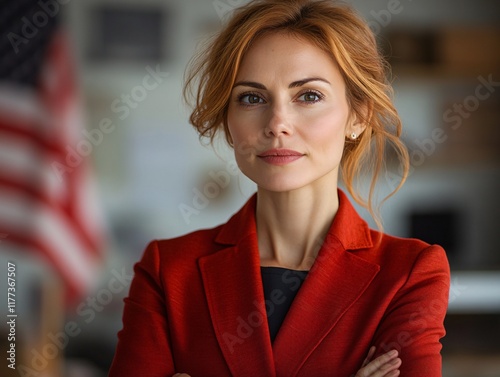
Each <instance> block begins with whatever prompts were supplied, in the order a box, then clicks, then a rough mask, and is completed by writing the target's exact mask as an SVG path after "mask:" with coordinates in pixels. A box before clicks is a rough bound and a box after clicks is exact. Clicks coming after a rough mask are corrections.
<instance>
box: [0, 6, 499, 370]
mask: <svg viewBox="0 0 500 377" xmlns="http://www.w3.org/2000/svg"><path fill="white" fill-rule="evenodd" d="M243 3H244V1H243V0H239V1H237V0H215V1H212V0H182V1H180V0H175V1H174V0H141V1H139V0H122V1H120V2H116V1H111V0H87V1H76V0H74V1H60V0H59V1H55V0H54V1H50V0H49V1H40V2H35V1H17V2H15V1H7V2H5V3H4V5H2V9H1V18H0V19H1V20H2V25H4V26H2V27H1V30H2V34H3V35H2V44H1V45H0V46H1V48H0V51H1V54H2V55H1V56H0V71H1V72H2V76H0V80H1V81H0V84H1V85H0V109H1V113H0V135H1V136H0V173H1V175H0V237H1V238H0V249H1V251H2V252H1V253H0V266H1V267H0V268H1V269H2V271H1V276H2V280H5V278H4V276H6V274H7V271H8V267H7V266H8V263H9V262H11V263H15V265H16V279H17V281H16V284H17V285H16V289H17V290H16V295H17V296H16V308H15V309H16V312H17V313H18V314H19V317H18V319H17V328H16V331H17V332H16V339H17V351H16V355H17V366H18V368H19V366H23V367H25V368H27V369H25V370H24V372H25V373H32V374H24V375H37V376H54V377H57V376H64V377H100V376H105V375H106V371H107V369H108V367H109V365H110V362H111V360H112V357H113V352H114V347H115V345H116V333H117V332H118V330H119V329H120V328H121V314H122V309H123V302H122V299H123V297H124V296H126V294H127V292H128V286H129V283H130V276H131V274H132V266H133V264H134V263H135V262H136V261H137V260H138V259H139V258H140V256H141V254H142V251H143V250H144V247H145V246H146V244H147V242H148V241H149V240H151V239H153V238H168V237H174V236H177V235H180V234H184V233H187V232H189V231H192V230H195V229H199V228H206V227H212V226H215V225H217V224H220V223H222V222H224V221H226V220H227V218H228V217H229V216H230V215H231V214H232V213H234V212H235V211H236V210H237V209H238V208H239V207H240V206H241V205H242V204H243V203H244V202H245V200H246V199H247V198H248V197H249V196H250V195H251V194H252V193H253V192H254V186H253V184H252V183H251V182H249V181H248V180H247V179H246V178H245V177H244V176H242V175H241V174H238V173H237V172H236V171H235V168H234V159H233V157H232V154H231V151H230V150H228V149H227V148H226V147H224V145H223V143H220V144H219V145H218V146H217V148H216V152H214V150H213V149H212V148H211V147H207V146H202V145H200V142H199V140H198V137H197V135H196V133H195V132H194V130H193V129H192V127H191V126H190V125H189V124H188V116H189V110H188V109H187V108H186V107H185V105H184V103H183V100H182V97H181V94H182V85H183V75H184V70H185V67H186V65H187V63H188V61H189V59H190V58H191V56H192V55H193V53H194V52H195V49H196V47H197V45H199V43H200V42H202V41H203V40H204V39H205V38H206V37H207V36H209V35H210V34H211V33H213V32H215V31H217V30H218V29H219V28H220V26H221V24H222V22H223V19H224V17H226V16H227V14H228V13H229V12H230V11H231V9H233V8H234V6H235V5H238V4H243ZM348 3H351V4H352V5H353V6H354V7H355V8H357V9H358V10H359V12H360V13H361V14H362V15H363V16H364V17H365V18H366V19H367V20H368V21H369V22H370V26H371V27H372V29H373V30H374V31H375V32H376V33H377V35H378V38H379V42H380V45H381V47H382V48H383V49H384V51H385V53H386V55H387V56H388V57H389V60H390V63H391V65H392V68H393V76H392V81H393V84H394V89H395V102H396V105H397V108H398V110H399V111H400V114H401V117H402V119H403V124H404V126H405V131H404V138H405V141H406V142H407V145H408V147H409V149H410V154H411V158H412V160H411V162H412V170H411V175H410V177H409V178H408V181H407V183H406V185H405V186H404V187H403V189H402V190H401V191H400V192H399V193H397V194H396V195H395V196H394V197H393V198H391V199H390V200H389V201H388V202H387V203H386V204H385V205H384V207H383V209H382V216H383V219H384V227H385V230H386V231H387V232H388V233H391V234H395V235H398V236H405V237H418V238H422V239H424V240H426V241H428V242H430V243H439V244H441V245H443V246H444V247H445V249H446V250H447V253H448V257H449V260H450V264H451V267H452V290H451V293H450V306H449V310H448V312H449V314H448V317H447V319H446V325H447V330H448V335H447V336H446V337H445V338H444V339H443V344H444V350H443V361H444V366H443V375H444V376H445V377H462V376H464V377H465V376H467V377H490V376H491V377H493V376H496V377H498V376H499V375H500V374H499V373H500V372H499V371H500V343H499V342H498V339H500V252H499V246H498V241H497V237H498V233H499V230H500V210H499V209H500V208H499V202H500V198H499V195H500V170H499V167H500V93H499V90H498V89H499V88H500V48H499V46H500V26H499V25H500V3H499V2H498V1H497V0H476V1H472V0H459V1H457V0H441V1H432V0H419V1H411V0H400V1H397V0H390V1H387V0H376V1H370V2H368V1H361V0H351V1H348ZM33 4H34V5H33ZM44 15H45V16H44ZM28 24H31V26H29V25H28ZM5 25H7V26H5ZM25 25H28V26H25ZM61 26H62V28H63V29H61V28H60V27H61ZM60 30H64V31H63V32H62V33H59V31H60ZM14 34H16V35H14ZM67 47H68V48H67ZM12 51H14V53H12ZM47 51H50V54H49V53H48V52H47ZM72 64H74V68H75V70H74V71H73V70H72V68H71V67H72V66H73V65H72ZM47 66H49V69H48V70H46V71H49V73H47V72H45V71H44V72H43V75H45V76H44V77H45V79H44V80H45V81H44V84H43V85H42V89H43V90H42V89H40V80H39V79H38V78H39V77H41V75H42V71H41V70H40V67H47ZM9 75H10V76H9ZM72 80H75V82H74V84H75V85H74V86H73V83H72ZM20 88H21V89H20ZM26 93H28V94H26ZM23 94H26V96H25V97H26V98H29V99H28V100H26V104H25V105H26V106H24V105H22V104H21V103H24V100H19V98H20V97H19V96H22V95H23ZM2 96H3V97H2ZM34 103H36V104H37V105H36V106H35V105H33V104H34ZM78 103H80V104H81V110H82V114H78V111H77V110H78V105H77V104H78ZM20 104H21V105H22V106H21V105H20ZM23 106H24V107H23ZM40 106H41V107H43V109H44V111H43V113H44V114H47V113H48V114H49V115H50V117H49V118H50V119H51V120H50V119H49V120H47V119H45V118H44V120H43V121H41V120H40V119H38V120H37V118H36V117H37V114H39V112H37V111H39V110H40V109H39V107H40ZM18 108H19V109H18ZM33 108H37V109H38V110H36V111H35V110H33ZM16 111H18V113H17V115H16ZM19 114H21V115H19ZM30 114H31V115H32V116H33V117H35V118H33V117H32V118H30V117H29V116H30ZM33 114H34V115H33ZM30 119H31V120H30ZM33 119H35V122H33ZM79 119H80V120H81V122H82V123H79V122H80V120H79ZM80 124H81V125H82V126H80ZM37 127H38V128H37ZM19 128H21V131H19ZM34 128H36V129H37V131H36V132H35V133H33V129H34ZM84 130H86V132H83V131H84ZM26 140H29V143H26ZM30 146H34V150H35V152H33V150H31V152H29V153H28V154H29V156H28V157H26V156H24V155H22V152H19V151H28V150H29V147H30ZM68 147H69V149H68ZM20 161H21V162H20ZM54 161H59V165H57V164H56V165H54ZM30 164H32V165H33V166H31V167H30ZM39 164H40V165H39ZM18 167H22V169H25V170H23V171H22V172H24V173H25V174H28V175H24V176H23V175H22V174H20V171H21V170H22V169H21V168H18ZM19 169H21V170H19ZM30 169H31V170H30ZM391 169H392V170H391V171H392V172H391V173H389V174H387V175H386V176H384V177H383V178H382V181H381V187H382V193H383V192H384V190H386V191H387V190H388V189H390V188H391V187H392V186H393V185H394V182H395V181H396V180H397V178H398V172H397V166H393V167H391ZM42 170H43V174H41V173H40V172H41V171H42ZM18 173H19V174H18ZM34 176H36V180H35V179H34V178H33V177H34ZM27 178H28V179H27ZM30 178H33V179H30ZM59 178H60V179H59ZM26 181H29V182H28V183H29V184H28V185H27V186H23V185H26ZM20 182H21V183H20ZM26 187H27V188H26ZM83 187H84V188H85V189H82V190H79V188H83ZM92 187H93V188H92ZM13 193H14V194H13ZM27 193H28V194H29V197H30V199H29V200H28V201H26V200H25V199H23V200H22V201H21V202H22V203H21V206H22V207H23V209H22V211H21V212H23V215H22V216H21V215H19V211H18V210H17V211H16V209H15V208H14V209H13V205H14V207H15V204H16V203H15V199H16V198H20V197H24V196H26V194H27ZM20 195H21V196H20ZM47 197H49V199H47ZM41 198H43V207H44V208H45V209H44V210H43V211H41V210H40V208H39V206H38V205H37V204H36V203H37V202H38V201H40V200H42V199H41ZM27 203H28V204H27ZM34 203H35V204H34ZM47 208H48V209H47ZM54 208H57V211H55V212H54ZM360 210H361V209H360ZM44 211H45V212H44ZM40 212H43V213H44V215H40V216H39V215H38V214H39V213H40ZM361 212H362V213H363V214H366V212H364V211H361ZM54 213H57V216H56V215H54ZM61 213H63V214H64V215H61ZM60 215H61V216H60ZM58 216H59V217H58ZM367 219H368V217H367ZM26 221H27V222H26ZM13 224H14V225H13ZM47 224H49V225H47ZM61 224H62V225H61ZM372 224H373V222H372ZM59 226H60V227H59ZM30 227H32V228H33V229H35V230H33V229H32V228H30ZM30 231H32V233H33V234H35V233H36V234H37V236H36V237H35V236H33V237H32V236H31V235H29V232H30ZM51 231H52V232H51ZM23 232H24V235H23ZM45 232H51V233H50V237H52V238H50V237H48V236H47V234H48V233H45ZM76 234H77V235H76ZM73 236H74V237H73ZM72 237H73V238H72ZM75 239H78V240H79V241H75ZM82 240H83V241H82ZM49 241H50V242H49ZM4 283H5V282H2V283H1V287H2V288H1V292H0V302H3V303H6V302H7V287H6V286H5V285H4ZM4 287H5V288H4ZM1 313H2V315H3V317H2V318H6V317H5V315H6V314H7V306H6V304H3V305H2V309H1ZM2 322H5V321H2ZM2 326H3V327H2ZM2 326H0V332H1V334H2V337H1V339H0V344H2V352H3V350H4V346H6V344H5V343H6V339H7V333H8V331H9V328H8V327H5V324H3V325H2ZM7 350H8V348H7ZM3 354H4V355H5V352H4V353H3ZM28 368H29V369H28ZM0 370H1V371H2V373H1V375H2V376H3V375H7V376H8V375H11V374H8V373H11V371H10V370H8V369H7V370H6V369H5V362H3V363H2V366H1V368H0ZM35 373H36V374H35ZM12 375H14V374H12Z"/></svg>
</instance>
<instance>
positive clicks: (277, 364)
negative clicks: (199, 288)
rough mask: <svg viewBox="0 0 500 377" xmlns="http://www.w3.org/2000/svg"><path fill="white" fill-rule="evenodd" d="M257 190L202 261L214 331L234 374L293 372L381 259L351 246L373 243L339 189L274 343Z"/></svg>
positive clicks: (372, 274) (367, 281)
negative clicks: (334, 211)
mask: <svg viewBox="0 0 500 377" xmlns="http://www.w3.org/2000/svg"><path fill="white" fill-rule="evenodd" d="M256 200H257V197H256V195H254V196H253V197H252V198H250V200H249V201H248V202H247V203H246V204H245V206H244V207H243V208H242V209H241V210H240V211H239V212H238V213H236V214H235V215H234V216H233V217H232V218H231V219H230V220H229V221H228V222H227V223H226V224H225V225H223V226H222V228H221V230H220V232H219V234H218V236H217V237H216V242H218V243H221V244H224V245H225V247H223V248H222V249H221V250H219V251H217V252H215V253H213V254H210V255H208V256H205V257H202V258H201V259H200V260H199V262H198V263H199V267H200V271H201V275H202V279H203V284H204V289H205V294H206V296H207V301H208V306H209V311H210V316H211V319H212V324H213V326H214V331H215V334H216V337H217V340H218V343H219V346H220V348H221V350H222V353H223V355H224V358H225V360H226V363H227V365H228V367H229V369H230V370H231V373H232V374H233V375H236V376H257V375H260V376H271V377H275V376H295V375H296V374H297V373H298V372H299V370H300V369H301V368H302V366H303V365H304V363H305V362H306V361H307V359H308V358H309V356H310V355H311V354H312V353H313V351H314V349H315V348H316V347H318V346H319V345H320V344H321V342H322V340H323V339H324V337H325V336H326V335H327V334H328V333H329V332H330V331H332V330H334V328H335V325H336V324H337V322H338V321H339V319H340V318H341V317H342V316H343V315H344V314H345V313H346V311H347V310H348V309H349V308H350V307H351V306H352V305H353V304H354V303H355V302H356V300H358V298H359V297H360V296H361V295H362V293H363V292H364V291H365V289H366V288H367V287H368V286H369V284H370V283H371V281H372V280H373V278H374V277H375V276H376V274H377V273H378V271H379V266H378V265H376V264H373V263H371V262H368V261H366V260H365V259H363V258H360V257H358V256H356V254H355V253H350V252H348V251H350V250H356V249H361V248H367V247H371V246H372V241H371V237H370V232H369V229H368V225H367V224H366V222H364V221H363V220H362V219H361V218H360V217H359V216H358V214H357V213H356V211H355V210H354V208H353V207H352V205H351V204H350V203H349V201H348V199H347V197H346V196H345V194H344V193H343V192H342V191H340V190H339V200H340V206H339V210H338V212H337V214H336V216H335V219H334V221H333V223H332V226H331V227H330V230H329V232H328V234H327V236H326V238H325V240H324V241H323V243H322V246H321V249H320V251H319V253H318V256H317V258H316V261H315V263H314V265H313V267H312V268H311V270H310V272H309V274H308V277H307V279H306V280H305V282H304V284H303V285H302V287H301V289H300V290H299V292H298V294H297V296H296V298H295V300H294V302H293V303H292V306H291V308H290V311H289V312H288V314H287V316H286V318H285V321H284V322H283V325H282V327H281V329H280V331H279V333H278V335H277V337H276V339H275V341H274V343H273V345H272V346H271V342H270V336H269V329H268V326H267V317H266V307H265V303H264V293H263V288H262V280H261V278H260V256H259V250H258V242H257V234H256V226H255V204H256Z"/></svg>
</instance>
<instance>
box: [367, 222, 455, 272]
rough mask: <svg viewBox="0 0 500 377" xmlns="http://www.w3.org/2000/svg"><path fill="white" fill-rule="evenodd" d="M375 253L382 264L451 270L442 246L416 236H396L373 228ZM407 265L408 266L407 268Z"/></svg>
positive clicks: (409, 267) (415, 268) (412, 268)
mask: <svg viewBox="0 0 500 377" xmlns="http://www.w3.org/2000/svg"><path fill="white" fill-rule="evenodd" d="M372 239H373V240H378V242H376V243H375V245H376V246H375V247H374V249H375V253H374V254H375V255H376V256H377V259H378V262H379V263H380V264H381V265H394V266H395V267H397V266H399V268H401V269H408V270H414V272H416V271H415V270H417V271H418V270H419V269H421V268H424V269H426V268H429V269H435V268H438V269H440V270H442V271H447V270H448V271H449V265H448V258H447V256H446V252H445V250H444V249H443V247H442V246H440V245H437V244H432V245H431V244H429V243H427V242H424V241H422V240H419V239H415V238H403V237H396V236H392V235H388V234H383V233H380V232H377V231H373V230H372ZM405 267H406V268H405Z"/></svg>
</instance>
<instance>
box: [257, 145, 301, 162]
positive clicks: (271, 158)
mask: <svg viewBox="0 0 500 377" xmlns="http://www.w3.org/2000/svg"><path fill="white" fill-rule="evenodd" d="M303 156H304V154H303V153H300V152H297V151H294V150H291V149H270V150H268V151H265V152H263V153H261V154H259V155H257V157H259V158H260V159H261V160H263V161H264V162H267V163H268V164H271V165H287V164H289V163H291V162H294V161H296V160H298V159H300V158H302V157H303Z"/></svg>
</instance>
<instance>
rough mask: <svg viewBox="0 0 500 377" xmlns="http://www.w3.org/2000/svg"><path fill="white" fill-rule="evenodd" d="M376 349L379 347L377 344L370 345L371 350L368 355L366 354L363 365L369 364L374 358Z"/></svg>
mask: <svg viewBox="0 0 500 377" xmlns="http://www.w3.org/2000/svg"><path fill="white" fill-rule="evenodd" d="M376 349H377V348H376V347H375V346H371V347H370V350H369V351H368V355H366V358H365V361H363V364H362V367H365V366H366V365H368V363H369V362H370V360H371V359H372V357H373V355H374V354H375V351H376Z"/></svg>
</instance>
